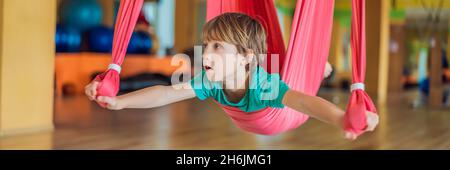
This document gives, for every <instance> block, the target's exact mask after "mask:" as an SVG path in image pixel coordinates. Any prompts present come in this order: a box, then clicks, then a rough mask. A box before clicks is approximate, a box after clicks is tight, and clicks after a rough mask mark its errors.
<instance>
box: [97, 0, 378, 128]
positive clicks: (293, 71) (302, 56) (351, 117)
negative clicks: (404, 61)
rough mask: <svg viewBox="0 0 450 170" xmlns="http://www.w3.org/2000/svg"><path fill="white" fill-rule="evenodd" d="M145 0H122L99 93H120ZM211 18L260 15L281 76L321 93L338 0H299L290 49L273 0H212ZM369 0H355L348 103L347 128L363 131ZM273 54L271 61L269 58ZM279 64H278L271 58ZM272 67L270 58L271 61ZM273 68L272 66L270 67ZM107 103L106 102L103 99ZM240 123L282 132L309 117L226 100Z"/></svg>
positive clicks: (367, 100) (368, 106) (292, 85)
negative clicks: (254, 108) (245, 107)
mask: <svg viewBox="0 0 450 170" xmlns="http://www.w3.org/2000/svg"><path fill="white" fill-rule="evenodd" d="M142 3H143V0H122V1H121V5H120V9H119V15H118V19H117V23H116V30H115V33H114V44H113V56H112V57H113V62H112V63H113V64H111V65H110V66H109V69H108V70H107V71H106V72H105V73H103V74H101V75H99V76H97V77H96V80H98V81H100V82H101V83H100V85H99V87H98V89H97V92H98V95H102V96H115V95H117V92H118V89H119V73H120V65H121V64H122V62H123V59H124V56H125V53H126V47H127V45H128V42H129V39H130V37H131V34H132V32H133V28H134V26H135V23H136V20H137V18H138V16H139V12H140V9H141V7H142ZM207 3H208V4H207V8H208V9H207V18H208V20H209V19H211V18H213V17H215V16H217V15H220V14H222V13H224V12H242V13H246V14H248V15H250V16H252V17H254V18H256V19H258V20H259V21H260V22H261V24H262V25H263V26H264V28H265V29H266V32H267V34H268V38H267V43H268V52H269V54H279V56H280V61H281V63H280V64H281V72H280V74H281V77H282V80H283V81H285V82H286V83H287V84H288V85H289V86H290V88H292V89H294V90H298V91H301V92H303V93H306V94H309V95H316V93H317V91H318V89H319V85H320V83H321V81H322V79H323V70H324V67H325V63H326V60H327V57H328V51H329V46H330V41H331V28H332V22H333V8H334V1H333V0H298V2H297V6H296V11H295V15H294V20H293V25H292V33H291V38H290V41H289V47H288V50H287V53H285V46H284V43H283V39H282V36H281V35H282V34H281V29H280V27H279V22H278V18H277V17H276V10H275V5H274V2H273V0H208V1H207ZM364 3H365V1H364V0H353V1H352V9H353V16H352V21H353V22H352V39H351V41H352V42H351V43H352V52H353V53H352V55H353V56H352V58H353V60H352V66H353V72H352V73H353V79H352V81H353V83H354V85H352V95H351V97H350V102H349V104H348V108H347V112H346V119H345V121H346V122H345V127H344V129H345V130H347V131H350V132H353V133H355V134H356V135H360V134H362V133H363V131H364V129H365V128H366V126H367V125H366V117H365V111H366V110H368V111H372V112H376V110H375V107H374V105H373V103H372V101H371V99H370V98H369V97H368V95H367V94H366V93H365V92H364V91H363V88H364V87H363V84H362V83H363V82H364V74H365V57H366V56H365V30H364V28H365V27H364V25H365V19H364V15H365V14H364V11H365V10H364ZM269 58H270V55H268V60H267V61H268V62H270V59H269ZM272 64H275V63H272ZM268 65H269V66H270V63H269V64H268ZM268 69H270V68H268ZM99 104H101V105H102V106H104V104H102V103H99ZM221 106H222V108H223V109H224V111H225V112H226V113H227V114H228V115H229V116H230V117H231V119H232V121H233V122H234V123H235V124H236V125H237V126H238V127H240V128H242V129H244V130H247V131H250V132H254V133H258V134H266V135H272V134H278V133H282V132H285V131H288V130H291V129H294V128H297V127H298V126H300V125H301V124H303V123H304V122H305V121H306V120H307V119H308V116H307V115H305V114H303V113H299V112H297V111H295V110H292V109H290V108H288V107H286V108H284V109H277V108H266V109H263V110H260V111H255V112H250V113H245V112H242V111H241V110H239V109H238V108H234V107H230V106H224V105H221Z"/></svg>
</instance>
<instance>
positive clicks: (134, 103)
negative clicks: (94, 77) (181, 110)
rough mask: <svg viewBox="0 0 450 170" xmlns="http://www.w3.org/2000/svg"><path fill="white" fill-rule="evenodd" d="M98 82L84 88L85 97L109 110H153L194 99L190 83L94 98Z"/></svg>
mask: <svg viewBox="0 0 450 170" xmlns="http://www.w3.org/2000/svg"><path fill="white" fill-rule="evenodd" d="M97 85H98V82H95V81H94V82H92V83H91V84H89V85H87V86H86V95H87V96H88V97H89V99H91V100H96V101H99V102H103V103H106V104H107V108H108V109H111V110H120V109H125V108H153V107H159V106H163V105H167V104H170V103H174V102H178V101H181V100H185V99H189V98H193V97H195V93H194V90H193V89H192V88H191V85H190V83H182V84H177V85H173V86H152V87H147V88H144V89H141V90H137V91H134V92H131V93H128V94H124V95H121V96H117V97H106V96H98V97H97V98H95V96H96V89H97Z"/></svg>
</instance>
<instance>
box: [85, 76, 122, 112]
mask: <svg viewBox="0 0 450 170" xmlns="http://www.w3.org/2000/svg"><path fill="white" fill-rule="evenodd" d="M98 84H99V82H98V81H95V80H94V81H92V82H91V83H89V84H88V85H86V87H85V88H84V93H86V95H87V96H88V98H89V100H94V101H97V102H100V103H106V108H108V109H110V110H120V109H123V106H121V105H119V102H118V100H117V98H116V97H106V96H98V97H96V96H97V87H98Z"/></svg>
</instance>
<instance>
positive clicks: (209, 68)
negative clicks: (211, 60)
mask: <svg viewBox="0 0 450 170" xmlns="http://www.w3.org/2000/svg"><path fill="white" fill-rule="evenodd" d="M203 67H204V68H205V70H206V71H208V70H211V69H212V68H211V67H210V66H203Z"/></svg>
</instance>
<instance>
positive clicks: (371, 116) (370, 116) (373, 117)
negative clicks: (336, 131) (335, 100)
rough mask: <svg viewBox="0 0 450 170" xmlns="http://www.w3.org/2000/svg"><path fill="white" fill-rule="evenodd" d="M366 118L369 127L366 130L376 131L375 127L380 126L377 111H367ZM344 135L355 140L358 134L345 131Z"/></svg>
mask: <svg viewBox="0 0 450 170" xmlns="http://www.w3.org/2000/svg"><path fill="white" fill-rule="evenodd" d="M366 120H367V128H366V130H365V131H366V132H371V131H374V130H375V128H376V127H377V126H378V122H379V116H378V115H377V114H376V113H373V112H369V111H366ZM344 136H345V138H346V139H349V140H355V139H356V138H357V136H356V135H355V134H354V133H351V132H345V133H344Z"/></svg>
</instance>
